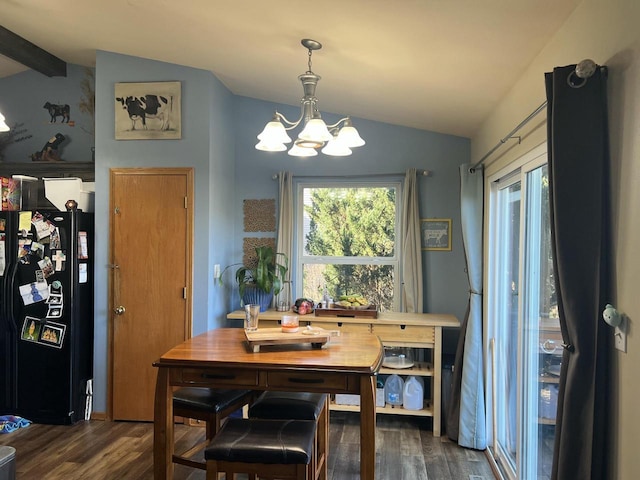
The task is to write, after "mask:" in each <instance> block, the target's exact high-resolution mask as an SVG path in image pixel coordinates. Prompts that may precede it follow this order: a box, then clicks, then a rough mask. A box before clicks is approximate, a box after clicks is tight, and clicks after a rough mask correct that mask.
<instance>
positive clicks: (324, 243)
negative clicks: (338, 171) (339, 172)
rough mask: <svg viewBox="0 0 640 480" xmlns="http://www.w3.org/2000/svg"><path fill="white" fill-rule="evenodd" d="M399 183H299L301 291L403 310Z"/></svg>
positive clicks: (315, 296) (318, 297)
mask: <svg viewBox="0 0 640 480" xmlns="http://www.w3.org/2000/svg"><path fill="white" fill-rule="evenodd" d="M400 192H401V190H400V183H399V182H395V183H393V182H384V183H382V182H378V183H373V182H366V183H353V182H352V183H345V182H335V183H327V182H323V183H321V184H320V183H318V184H311V183H300V184H299V185H298V202H297V204H298V208H297V262H296V268H297V274H296V279H297V282H296V283H297V284H296V287H297V288H296V291H297V292H302V296H304V297H306V298H311V299H313V300H314V301H316V302H319V301H321V300H322V297H323V295H324V292H325V289H326V292H327V293H328V295H329V297H331V298H333V299H338V298H339V297H340V295H351V294H359V295H362V296H364V297H365V298H367V300H368V301H369V303H371V304H374V305H376V306H377V307H378V308H379V310H380V311H385V310H399V307H400V300H399V297H400V295H396V292H399V278H400V275H399V268H400V267H399V259H400V252H399V250H400V242H399V241H398V236H397V232H398V231H399V225H400V223H399V222H400V220H399V218H400V212H399V210H400V209H399V203H400V202H399V200H398V198H400Z"/></svg>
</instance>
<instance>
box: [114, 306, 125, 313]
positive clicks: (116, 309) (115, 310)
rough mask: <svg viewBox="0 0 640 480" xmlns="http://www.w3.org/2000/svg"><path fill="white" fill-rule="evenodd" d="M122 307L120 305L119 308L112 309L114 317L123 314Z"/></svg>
mask: <svg viewBox="0 0 640 480" xmlns="http://www.w3.org/2000/svg"><path fill="white" fill-rule="evenodd" d="M124 311H125V310H124V307H123V306H122V305H120V306H119V307H116V308H114V309H113V313H115V314H116V315H122V314H123V313H124Z"/></svg>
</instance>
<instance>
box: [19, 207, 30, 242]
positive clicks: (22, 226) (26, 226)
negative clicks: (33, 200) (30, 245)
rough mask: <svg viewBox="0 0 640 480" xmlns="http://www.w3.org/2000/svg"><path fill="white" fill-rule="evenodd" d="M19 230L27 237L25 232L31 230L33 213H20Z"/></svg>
mask: <svg viewBox="0 0 640 480" xmlns="http://www.w3.org/2000/svg"><path fill="white" fill-rule="evenodd" d="M18 230H19V231H20V232H23V236H25V237H26V236H27V235H26V234H24V232H28V231H30V230H31V212H20V215H19V217H18Z"/></svg>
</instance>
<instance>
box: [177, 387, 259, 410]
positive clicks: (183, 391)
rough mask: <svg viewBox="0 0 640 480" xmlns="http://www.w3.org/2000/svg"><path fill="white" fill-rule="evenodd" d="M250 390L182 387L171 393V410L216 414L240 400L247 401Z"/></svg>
mask: <svg viewBox="0 0 640 480" xmlns="http://www.w3.org/2000/svg"><path fill="white" fill-rule="evenodd" d="M251 393H252V392H251V390H226V389H221V388H204V387H184V388H179V389H177V390H176V391H175V392H173V408H188V409H189V410H199V411H203V412H211V413H218V412H220V411H222V410H224V409H225V408H227V407H230V406H231V405H233V404H234V403H236V402H238V401H240V400H246V401H247V402H248V401H249V398H250V395H251Z"/></svg>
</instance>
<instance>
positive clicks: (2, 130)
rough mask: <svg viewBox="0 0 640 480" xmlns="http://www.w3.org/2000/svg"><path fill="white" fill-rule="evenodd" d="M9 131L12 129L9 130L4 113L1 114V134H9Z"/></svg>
mask: <svg viewBox="0 0 640 480" xmlns="http://www.w3.org/2000/svg"><path fill="white" fill-rule="evenodd" d="M9 130H11V129H10V128H9V125H7V123H6V122H5V118H4V115H2V112H0V132H8V131H9Z"/></svg>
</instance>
